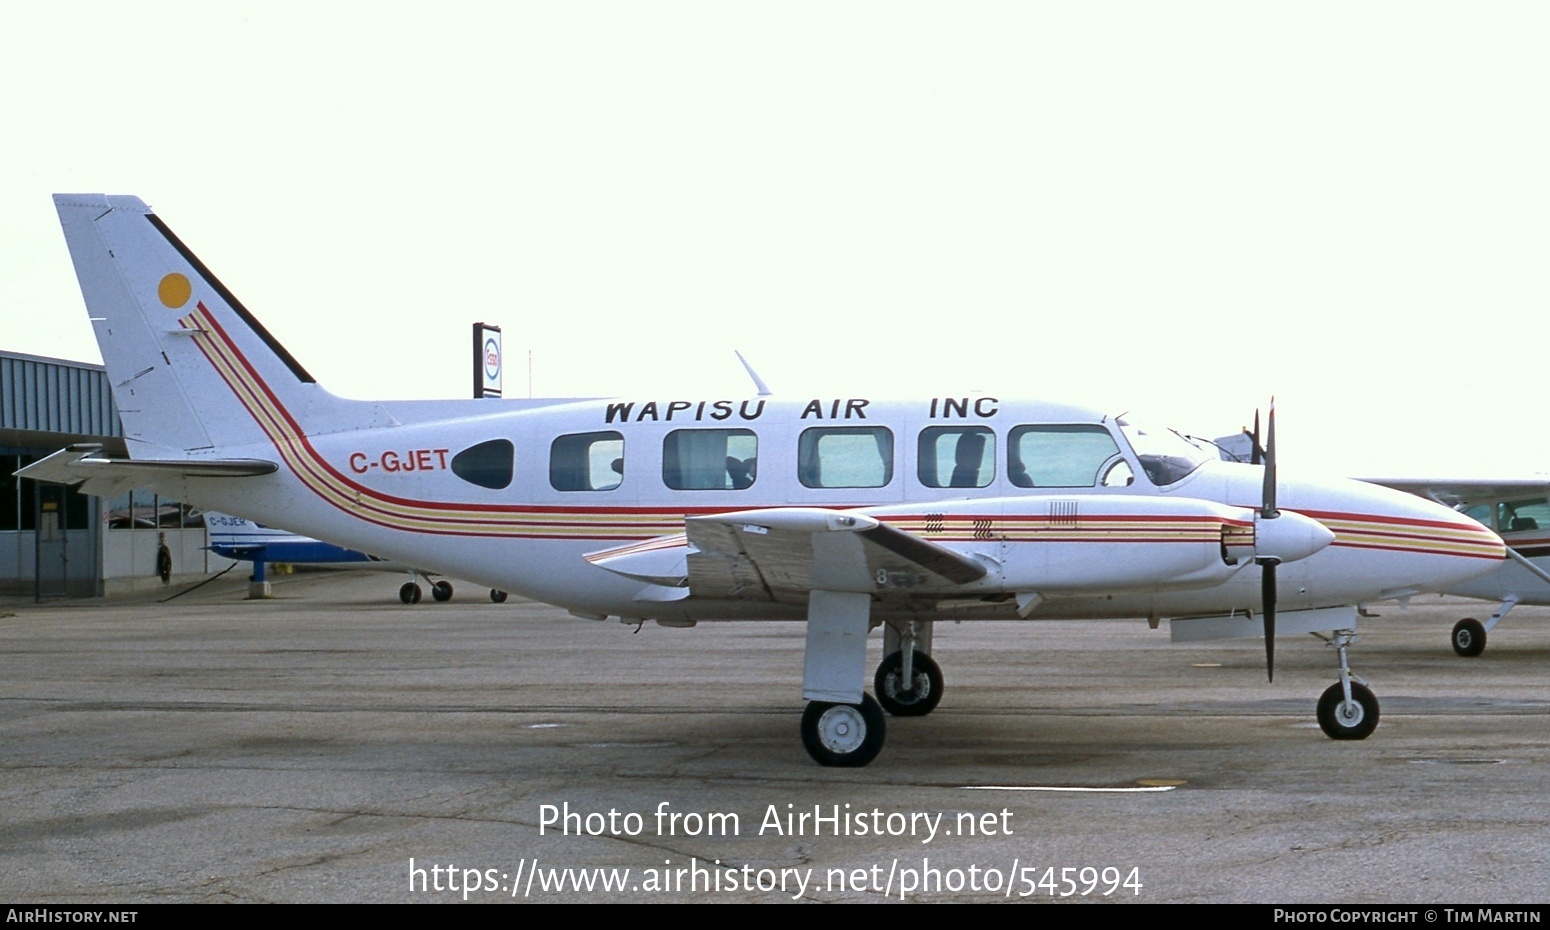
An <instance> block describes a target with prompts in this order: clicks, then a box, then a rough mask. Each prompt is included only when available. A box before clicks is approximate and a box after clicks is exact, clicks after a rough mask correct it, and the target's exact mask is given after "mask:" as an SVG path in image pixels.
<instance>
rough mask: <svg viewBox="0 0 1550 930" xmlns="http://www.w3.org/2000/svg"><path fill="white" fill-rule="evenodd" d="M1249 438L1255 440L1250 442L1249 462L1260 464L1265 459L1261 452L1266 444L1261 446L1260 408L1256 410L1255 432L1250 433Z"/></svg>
mask: <svg viewBox="0 0 1550 930" xmlns="http://www.w3.org/2000/svg"><path fill="white" fill-rule="evenodd" d="M1249 438H1250V439H1252V440H1253V442H1252V443H1250V444H1249V464H1250V465H1258V464H1259V463H1260V461H1261V460H1262V459H1263V456H1262V455H1261V453H1262V452H1264V446H1261V445H1260V444H1259V411H1258V410H1255V411H1254V432H1252V433H1250V434H1249Z"/></svg>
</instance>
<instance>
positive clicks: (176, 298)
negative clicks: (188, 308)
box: [156, 271, 194, 310]
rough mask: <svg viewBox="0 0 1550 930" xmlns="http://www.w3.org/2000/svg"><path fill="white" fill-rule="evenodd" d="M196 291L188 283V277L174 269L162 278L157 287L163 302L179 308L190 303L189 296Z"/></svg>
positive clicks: (174, 308) (157, 292)
mask: <svg viewBox="0 0 1550 930" xmlns="http://www.w3.org/2000/svg"><path fill="white" fill-rule="evenodd" d="M193 293H194V288H193V287H192V286H191V285H190V284H189V283H188V279H187V278H185V277H183V276H182V275H180V274H178V273H177V272H176V271H174V272H173V273H172V274H169V275H167V276H166V277H165V278H162V279H161V284H159V285H157V287H156V296H157V297H160V298H161V302H162V303H163V304H166V305H167V306H168V307H171V308H172V309H173V310H176V309H178V308H179V307H181V306H183V305H184V304H186V303H188V298H189V297H190V296H191V295H192V294H193Z"/></svg>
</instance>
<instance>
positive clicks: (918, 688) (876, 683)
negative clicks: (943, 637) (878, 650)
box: [872, 651, 942, 717]
mask: <svg viewBox="0 0 1550 930" xmlns="http://www.w3.org/2000/svg"><path fill="white" fill-rule="evenodd" d="M910 664H911V665H912V666H913V668H912V669H911V675H910V677H911V678H913V679H914V680H913V681H912V682H910V687H905V685H904V653H903V652H902V651H900V652H895V653H893V654H891V655H889V656H887V657H886V658H884V659H883V661H882V662H880V663H878V665H877V675H876V676H874V677H873V679H872V686H873V687H874V688H876V689H877V702H878V703H879V704H881V705H883V710H886V711H887V712H888V713H890V714H893V715H894V716H895V717H924V716H925V715H927V714H929V713H931V712H932V711H933V710H936V705H937V703H938V702H939V701H941V700H942V669H941V668H940V667H939V666H938V665H937V664H936V662H935V661H933V660H932V658H931V657H930V656H929V655H926V654H925V653H924V652H917V653H915V658H914V661H913V662H911V663H910Z"/></svg>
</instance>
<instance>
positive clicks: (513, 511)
mask: <svg viewBox="0 0 1550 930" xmlns="http://www.w3.org/2000/svg"><path fill="white" fill-rule="evenodd" d="M55 202H56V206H57V207H58V210H59V215H60V220H61V222H62V224H63V226H64V231H65V238H66V240H67V242H68V243H69V247H70V254H71V257H72V258H73V260H74V262H75V267H76V273H77V275H78V277H79V279H80V283H81V290H82V293H83V295H84V296H85V300H86V305H87V307H88V309H89V311H90V314H91V316H92V322H93V326H94V327H95V329H96V334H97V339H98V341H99V342H100V344H101V348H102V355H103V359H104V361H105V362H106V364H107V370H108V376H109V379H110V380H111V382H112V384H113V390H114V395H115V397H116V399H117V401H118V406H119V410H120V412H121V413H122V416H123V422H124V430H125V434H126V441H127V443H128V447H129V458H128V459H118V460H115V459H111V458H107V457H105V456H103V455H102V454H101V452H100V451H99V450H94V449H91V448H80V447H77V448H71V449H66V450H63V451H61V452H59V453H56V454H55V455H53V456H50V457H49V458H47V459H45V460H43V461H42V462H39V463H37V464H34V465H31V466H28V468H26V469H25V470H24V472H23V473H24V474H25V475H26V476H28V477H32V478H37V479H41V480H47V481H62V482H69V483H76V482H82V481H84V482H85V484H84V489H85V490H86V491H87V492H88V493H95V494H112V493H118V492H120V491H121V489H126V488H131V487H140V486H147V485H148V486H151V487H154V488H157V489H159V490H160V491H161V493H162V494H164V495H170V496H174V497H176V498H177V499H179V500H185V501H189V502H192V503H195V504H198V505H199V506H203V507H207V508H212V509H218V510H222V511H224V512H228V513H233V514H237V515H239V516H243V517H247V518H249V519H253V520H259V521H262V522H266V523H273V524H276V525H280V526H285V527H288V528H291V529H293V530H295V531H298V532H303V533H308V534H310V535H313V536H316V537H318V538H320V539H326V540H329V541H330V542H335V543H338V544H340V545H344V546H349V547H351V548H354V549H359V550H361V551H364V552H372V553H376V554H378V555H380V556H382V557H384V558H390V559H394V560H396V561H400V562H403V563H405V564H411V565H417V566H422V567H425V568H428V569H433V570H436V571H440V572H445V573H447V574H451V575H454V576H456V577H459V578H466V579H470V580H473V581H477V582H478V583H480V584H484V585H488V586H490V587H492V588H496V589H500V590H506V591H513V592H517V593H520V594H522V595H524V596H526V597H529V598H533V599H536V600H539V601H544V602H548V603H550V604H555V605H558V606H560V607H563V608H566V609H568V610H569V611H570V612H571V613H573V614H576V615H578V616H581V617H590V618H594V619H604V618H606V617H609V616H615V617H619V618H622V619H626V620H629V621H631V622H633V621H635V620H641V621H644V620H656V621H658V622H659V623H661V624H663V625H665V626H690V625H693V624H694V623H696V622H698V621H701V620H806V653H805V656H806V658H805V666H804V672H803V681H802V693H803V696H804V697H805V698H806V699H807V700H808V701H809V703H808V705H807V709H806V711H805V713H804V714H803V716H802V724H801V734H802V742H803V744H804V745H805V747H806V748H807V750H808V752H809V753H810V754H811V755H812V756H813V757H814V758H815V759H816V760H817V761H818V762H820V763H823V764H826V765H864V764H866V763H867V762H869V761H871V759H872V758H873V757H875V756H876V755H877V753H878V751H879V750H880V749H881V747H882V743H883V733H884V726H885V723H884V721H885V716H884V712H883V711H884V709H885V708H886V710H887V711H889V712H891V713H893V714H895V715H902V716H919V715H923V714H926V713H929V712H930V711H931V710H932V709H933V708H934V707H935V706H936V704H937V702H938V701H939V700H940V699H941V696H942V689H943V679H942V673H941V670H940V669H939V668H938V666H937V664H936V663H935V662H934V661H932V659H931V657H930V649H931V641H932V632H933V624H934V622H935V621H937V620H942V619H952V620H972V619H984V620H1007V621H1036V620H1039V619H1041V618H1100V617H1128V618H1135V617H1146V618H1149V619H1152V620H1159V619H1161V618H1168V619H1170V620H1173V621H1174V623H1173V631H1174V635H1175V638H1180V639H1199V638H1208V637H1211V636H1217V635H1243V634H1248V635H1257V634H1258V633H1259V632H1260V631H1261V630H1263V631H1264V632H1265V633H1266V634H1267V635H1266V647H1267V648H1266V652H1267V665H1268V666H1269V668H1270V671H1271V674H1272V675H1273V673H1274V671H1273V670H1274V666H1273V651H1272V649H1273V643H1274V631H1275V629H1276V624H1277V623H1279V624H1280V628H1281V630H1282V631H1283V632H1285V631H1288V630H1296V631H1307V632H1314V631H1329V636H1328V637H1327V640H1328V641H1329V642H1330V643H1331V644H1332V645H1334V646H1336V647H1337V652H1338V665H1339V672H1338V676H1339V680H1338V682H1337V683H1336V684H1334V685H1333V686H1331V687H1330V689H1329V690H1328V691H1327V692H1326V693H1325V695H1324V697H1323V699H1322V700H1321V701H1320V702H1319V712H1318V718H1319V722H1320V723H1321V724H1322V725H1323V728H1324V730H1325V732H1327V733H1328V734H1329V735H1330V736H1333V737H1336V738H1362V737H1365V736H1366V735H1368V734H1369V733H1370V732H1371V731H1372V728H1373V727H1374V726H1375V725H1376V723H1377V718H1378V704H1377V700H1376V699H1375V698H1374V697H1373V695H1372V692H1371V691H1370V690H1369V689H1368V688H1366V687H1365V686H1364V685H1363V684H1362V683H1361V681H1360V679H1358V678H1356V676H1354V675H1352V674H1351V673H1350V670H1349V667H1348V664H1347V651H1346V647H1347V646H1348V644H1349V642H1350V640H1351V637H1352V636H1353V635H1354V631H1355V626H1356V613H1357V606H1358V605H1359V604H1361V603H1363V602H1368V601H1378V600H1384V599H1388V598H1395V597H1403V596H1406V595H1409V594H1414V593H1418V592H1421V591H1432V590H1438V589H1442V588H1449V587H1456V586H1458V585H1459V584H1461V583H1463V582H1464V581H1466V580H1467V579H1469V578H1471V577H1473V576H1475V575H1478V574H1481V573H1483V572H1486V571H1488V570H1490V569H1491V568H1493V567H1495V566H1496V565H1498V564H1499V563H1500V562H1501V561H1502V559H1503V558H1504V555H1503V546H1502V543H1501V540H1500V539H1498V538H1497V536H1496V535H1495V534H1493V533H1492V532H1491V531H1490V530H1488V529H1486V528H1485V527H1483V526H1481V525H1480V524H1479V523H1476V522H1475V521H1473V520H1470V519H1468V518H1467V517H1464V516H1462V515H1460V514H1457V513H1455V512H1453V511H1452V510H1449V509H1448V508H1446V507H1443V506H1440V505H1438V504H1436V503H1433V502H1430V501H1425V500H1422V499H1420V498H1417V497H1414V496H1411V495H1409V494H1404V493H1401V492H1398V491H1393V490H1390V489H1387V488H1381V487H1376V486H1373V485H1369V484H1363V483H1360V482H1357V481H1351V480H1343V479H1342V480H1334V481H1328V482H1313V481H1288V482H1285V483H1282V484H1279V485H1278V484H1277V481H1276V475H1275V470H1274V467H1273V466H1271V467H1253V466H1247V465H1239V464H1229V463H1225V462H1221V461H1218V460H1215V459H1214V458H1213V457H1212V456H1211V455H1209V454H1207V453H1206V452H1204V451H1202V450H1201V449H1200V448H1197V447H1196V446H1194V445H1192V444H1191V443H1189V442H1186V441H1185V440H1184V439H1182V438H1181V437H1180V436H1178V435H1177V434H1174V433H1171V432H1166V431H1165V432H1156V431H1151V430H1146V429H1143V428H1141V427H1140V426H1138V425H1136V424H1133V423H1129V422H1126V421H1125V420H1124V419H1121V418H1116V417H1113V416H1105V415H1103V414H1101V413H1098V412H1095V411H1092V410H1087V409H1082V408H1079V407H1071V406H1058V405H1053V404H1049V403H1037V402H1027V403H1024V402H1017V401H1012V400H1008V399H1001V398H998V397H993V396H985V395H979V396H950V397H949V396H937V397H925V398H921V399H918V400H913V401H883V400H879V399H873V398H868V397H821V398H812V399H808V398H801V399H797V400H782V399H777V398H775V397H773V396H767V395H765V394H764V393H761V394H760V395H759V396H755V397H751V398H748V399H735V398H716V397H681V398H680V397H645V396H642V397H633V398H623V399H553V400H506V401H503V402H500V403H492V402H490V401H487V400H486V401H427V402H366V401H352V400H345V399H342V398H339V397H336V396H334V395H332V394H330V393H328V392H327V391H325V390H324V389H323V388H322V387H320V386H319V385H318V384H316V383H315V382H314V380H313V378H312V376H311V375H309V374H308V373H307V371H306V369H305V368H303V367H302V365H301V364H300V363H299V362H298V361H297V360H296V359H295V358H293V357H292V356H291V355H290V353H288V352H287V351H286V350H285V349H284V348H283V347H282V346H281V345H280V344H279V343H278V342H277V341H276V340H275V339H274V338H273V337H272V336H271V335H270V334H269V333H268V332H267V331H265V329H264V328H263V326H261V325H260V324H259V323H258V321H257V320H256V319H254V317H253V315H252V314H251V313H249V312H248V310H247V309H246V308H244V307H243V306H242V304H240V303H239V302H238V301H237V299H236V298H235V297H234V296H233V295H232V294H231V293H230V292H229V291H228V290H227V289H226V288H225V287H224V286H222V284H221V283H220V282H219V281H218V280H216V278H215V276H214V275H212V274H211V273H210V271H209V270H208V269H206V268H205V266H204V265H203V264H202V263H201V262H200V261H199V259H197V258H196V257H195V256H194V253H193V252H191V251H189V249H188V248H187V247H186V246H185V245H184V244H183V243H182V242H181V241H180V240H179V239H178V238H177V237H176V236H174V235H173V233H172V232H171V230H170V229H168V227H167V226H166V225H165V224H164V223H163V222H162V221H161V219H160V218H158V217H157V216H156V215H155V214H154V213H152V212H151V211H150V209H149V208H147V207H146V205H145V204H144V203H143V202H141V201H140V200H138V199H136V198H134V197H120V196H104V195H100V194H90V195H57V196H56V197H55ZM1271 445H1272V447H1273V442H1272V443H1271ZM1256 615H1257V616H1256ZM1186 618H1189V619H1186ZM1278 618H1279V619H1278ZM876 626H882V627H883V628H884V637H885V638H884V643H885V645H884V654H885V656H886V657H885V658H884V659H883V661H882V663H881V665H880V666H879V667H878V669H877V670H876V674H875V676H874V679H873V683H874V685H875V690H876V694H877V697H876V699H874V698H873V697H872V696H870V695H868V694H866V693H865V690H864V688H865V683H866V675H867V671H868V669H867V667H866V663H867V658H866V638H867V635H868V632H869V631H870V630H871V629H873V628H875V627H876ZM1181 629H1183V630H1187V631H1188V632H1187V633H1186V634H1184V635H1180V630H1181ZM879 702H881V704H879Z"/></svg>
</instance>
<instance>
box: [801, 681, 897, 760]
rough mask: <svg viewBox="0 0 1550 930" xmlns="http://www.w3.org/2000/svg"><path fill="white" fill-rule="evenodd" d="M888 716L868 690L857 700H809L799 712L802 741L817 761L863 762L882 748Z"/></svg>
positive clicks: (874, 755)
mask: <svg viewBox="0 0 1550 930" xmlns="http://www.w3.org/2000/svg"><path fill="white" fill-rule="evenodd" d="M887 719H888V718H886V717H884V716H883V709H882V708H881V707H879V706H878V704H877V701H876V700H874V699H873V698H872V696H871V695H870V694H863V695H861V703H860V704H831V703H829V702H828V701H809V702H808V703H807V710H805V711H803V712H802V745H803V746H805V747H807V754H808V755H810V756H812V757H813V759H815V760H816V761H817V762H818V764H819V765H839V766H861V765H866V764H867V763H868V762H871V761H872V760H873V759H875V758H877V754H878V753H879V752H881V751H882V748H883V733H884V729H885V728H886V726H887V723H886V722H885V721H886V720H887Z"/></svg>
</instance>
